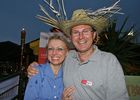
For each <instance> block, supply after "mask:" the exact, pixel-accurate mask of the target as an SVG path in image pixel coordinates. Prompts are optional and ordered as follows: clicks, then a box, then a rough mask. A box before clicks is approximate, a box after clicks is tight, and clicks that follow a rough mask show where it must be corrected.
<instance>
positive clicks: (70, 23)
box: [59, 9, 108, 36]
mask: <svg viewBox="0 0 140 100" xmlns="http://www.w3.org/2000/svg"><path fill="white" fill-rule="evenodd" d="M59 23H60V27H59V28H60V29H61V30H62V31H63V32H64V33H65V34H66V35H67V36H70V32H71V28H72V27H74V26H77V25H83V24H86V25H90V26H91V27H93V28H94V29H95V30H96V31H97V32H98V33H100V32H102V31H103V30H104V29H105V28H106V27H107V26H108V19H107V18H106V17H103V16H95V17H92V18H91V17H90V16H88V15H87V13H86V11H85V10H84V9H78V10H75V11H74V12H73V15H72V18H71V20H67V21H62V22H59Z"/></svg>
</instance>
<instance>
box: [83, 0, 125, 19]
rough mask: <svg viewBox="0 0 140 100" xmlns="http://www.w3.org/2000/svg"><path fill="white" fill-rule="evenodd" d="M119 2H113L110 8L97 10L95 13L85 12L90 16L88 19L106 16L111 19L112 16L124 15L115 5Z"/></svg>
mask: <svg viewBox="0 0 140 100" xmlns="http://www.w3.org/2000/svg"><path fill="white" fill-rule="evenodd" d="M119 2H120V0H118V1H117V2H115V3H114V4H113V5H112V6H110V7H107V8H106V7H104V8H101V9H98V10H96V11H94V12H93V11H92V10H85V11H86V13H87V14H88V15H89V16H90V17H93V18H94V17H96V16H106V17H108V18H109V17H111V16H112V15H113V14H124V13H121V12H119V11H120V10H121V8H120V7H119V6H118V5H117V4H118V3H119Z"/></svg>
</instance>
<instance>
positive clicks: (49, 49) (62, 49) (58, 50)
mask: <svg viewBox="0 0 140 100" xmlns="http://www.w3.org/2000/svg"><path fill="white" fill-rule="evenodd" d="M47 50H48V52H52V51H54V50H56V51H57V52H63V51H64V50H65V49H64V48H62V47H59V48H51V47H49V48H48V49H47Z"/></svg>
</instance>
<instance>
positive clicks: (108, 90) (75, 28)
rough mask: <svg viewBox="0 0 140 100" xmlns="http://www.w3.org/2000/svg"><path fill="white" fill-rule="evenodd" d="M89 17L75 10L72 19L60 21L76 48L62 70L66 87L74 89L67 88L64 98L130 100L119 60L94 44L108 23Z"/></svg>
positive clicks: (100, 18)
mask: <svg viewBox="0 0 140 100" xmlns="http://www.w3.org/2000/svg"><path fill="white" fill-rule="evenodd" d="M90 14H91V13H90ZM90 14H88V13H87V12H86V11H85V10H83V9H79V10H76V11H74V13H73V16H72V19H71V20H68V21H63V22H59V23H60V26H59V29H61V30H62V31H63V32H64V33H65V34H66V35H67V36H70V38H71V41H72V43H73V45H74V46H75V48H76V50H72V51H70V52H69V55H68V56H67V57H66V59H65V62H64V67H63V82H64V86H65V87H66V88H67V87H69V86H74V87H75V90H74V91H73V90H72V89H65V90H64V95H63V99H64V100H65V99H66V100H67V98H69V97H70V98H72V99H73V100H128V93H127V89H126V85H125V77H124V74H123V70H122V67H121V65H120V63H119V61H118V60H117V58H116V57H115V56H114V55H113V54H111V53H108V52H104V51H101V50H99V49H98V47H97V46H96V45H95V43H96V41H95V40H97V36H98V34H97V33H100V32H101V31H103V30H104V28H106V27H107V25H108V20H107V18H106V17H104V16H100V14H98V15H97V16H92V18H91V16H89V15H90ZM94 15H95V14H94ZM57 27H58V26H57ZM29 73H31V71H30V70H29Z"/></svg>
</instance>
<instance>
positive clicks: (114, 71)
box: [106, 56, 129, 100]
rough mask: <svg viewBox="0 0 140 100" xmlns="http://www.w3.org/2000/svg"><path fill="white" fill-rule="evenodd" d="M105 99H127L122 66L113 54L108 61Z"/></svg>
mask: <svg viewBox="0 0 140 100" xmlns="http://www.w3.org/2000/svg"><path fill="white" fill-rule="evenodd" d="M106 100H129V97H128V93H127V88H126V84H125V76H124V73H123V70H122V66H121V65H120V63H119V61H118V60H117V58H116V57H115V56H112V57H111V59H110V62H109V63H108V71H107V99H106Z"/></svg>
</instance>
